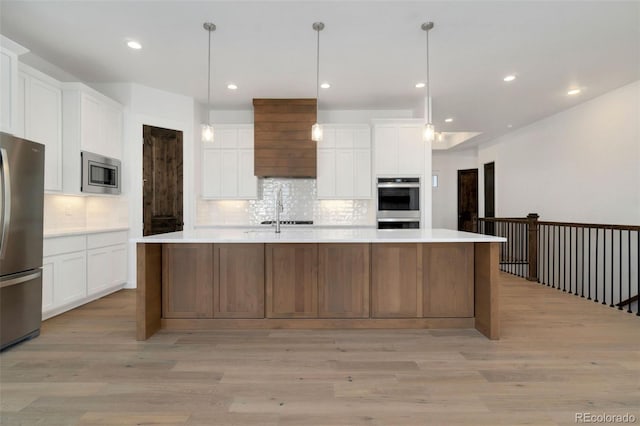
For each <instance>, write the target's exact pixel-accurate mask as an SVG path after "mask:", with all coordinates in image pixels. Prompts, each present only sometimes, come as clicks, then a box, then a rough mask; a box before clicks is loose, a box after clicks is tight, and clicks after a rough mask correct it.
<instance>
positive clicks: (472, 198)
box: [458, 169, 478, 232]
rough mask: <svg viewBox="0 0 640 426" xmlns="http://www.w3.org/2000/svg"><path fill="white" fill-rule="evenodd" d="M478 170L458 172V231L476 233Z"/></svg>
mask: <svg viewBox="0 0 640 426" xmlns="http://www.w3.org/2000/svg"><path fill="white" fill-rule="evenodd" d="M477 224H478V169H468V170H458V230H459V231H467V232H476V231H477Z"/></svg>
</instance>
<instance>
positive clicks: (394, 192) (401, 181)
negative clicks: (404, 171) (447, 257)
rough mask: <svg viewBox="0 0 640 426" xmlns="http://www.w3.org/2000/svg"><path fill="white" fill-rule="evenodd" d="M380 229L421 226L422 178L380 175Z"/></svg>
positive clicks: (378, 186) (415, 227) (378, 197)
mask: <svg viewBox="0 0 640 426" xmlns="http://www.w3.org/2000/svg"><path fill="white" fill-rule="evenodd" d="M377 195H378V196H377V206H378V212H377V220H378V229H417V228H420V216H421V215H420V178H417V177H404V178H403V177H379V178H378V185H377Z"/></svg>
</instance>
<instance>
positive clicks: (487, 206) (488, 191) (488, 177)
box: [484, 162, 496, 235]
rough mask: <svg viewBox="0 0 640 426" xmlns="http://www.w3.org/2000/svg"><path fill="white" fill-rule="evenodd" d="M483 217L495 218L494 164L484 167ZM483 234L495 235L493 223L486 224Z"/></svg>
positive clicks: (487, 164)
mask: <svg viewBox="0 0 640 426" xmlns="http://www.w3.org/2000/svg"><path fill="white" fill-rule="evenodd" d="M484 217H496V163H494V162H491V163H486V164H485V165H484ZM485 227H486V228H485V232H486V233H487V234H489V235H495V223H494V222H486V223H485Z"/></svg>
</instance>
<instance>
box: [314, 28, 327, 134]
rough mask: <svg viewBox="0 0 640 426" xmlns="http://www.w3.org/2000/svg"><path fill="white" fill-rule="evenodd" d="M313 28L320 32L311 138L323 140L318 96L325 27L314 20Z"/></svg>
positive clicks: (317, 46) (317, 45) (317, 48)
mask: <svg viewBox="0 0 640 426" xmlns="http://www.w3.org/2000/svg"><path fill="white" fill-rule="evenodd" d="M312 27H313V30H314V31H316V32H317V33H318V37H317V44H316V123H315V124H314V125H313V126H312V127H311V140H312V141H314V142H320V141H322V126H321V125H320V124H319V123H318V121H319V120H318V98H319V97H320V31H322V30H323V29H324V24H323V23H322V22H314V23H313V26H312Z"/></svg>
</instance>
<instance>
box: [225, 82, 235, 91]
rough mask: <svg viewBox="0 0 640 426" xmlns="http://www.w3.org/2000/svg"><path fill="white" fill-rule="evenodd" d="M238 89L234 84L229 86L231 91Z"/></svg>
mask: <svg viewBox="0 0 640 426" xmlns="http://www.w3.org/2000/svg"><path fill="white" fill-rule="evenodd" d="M237 88H238V86H236V85H235V84H233V83H229V84H227V89H229V90H236V89H237Z"/></svg>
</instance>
